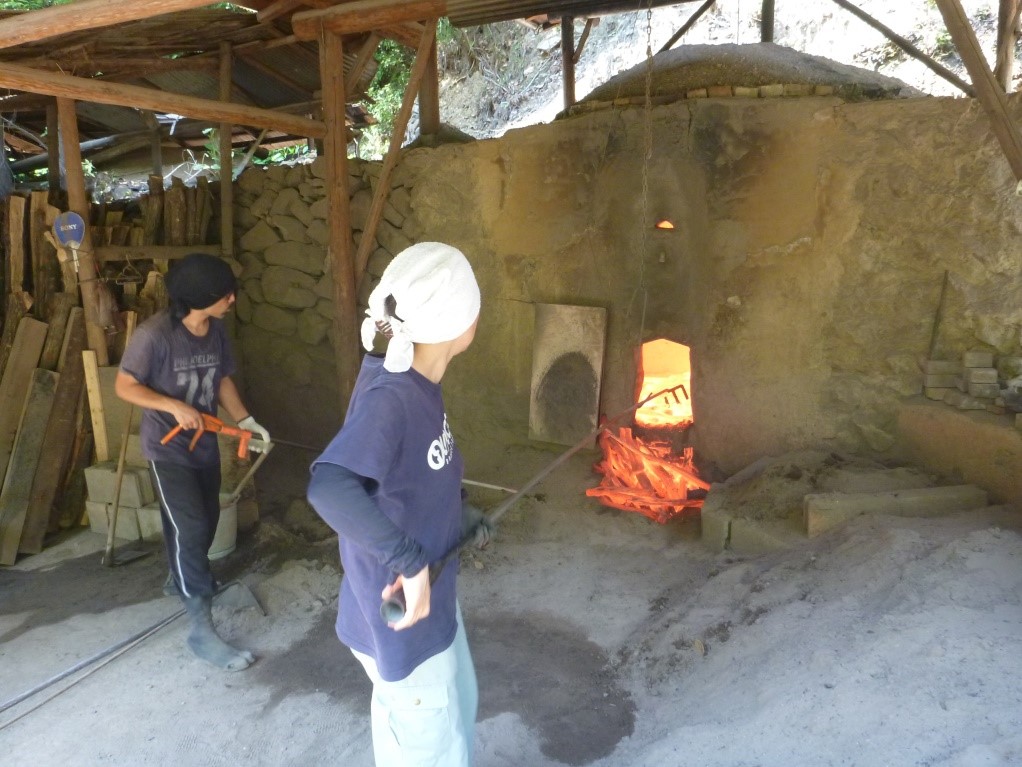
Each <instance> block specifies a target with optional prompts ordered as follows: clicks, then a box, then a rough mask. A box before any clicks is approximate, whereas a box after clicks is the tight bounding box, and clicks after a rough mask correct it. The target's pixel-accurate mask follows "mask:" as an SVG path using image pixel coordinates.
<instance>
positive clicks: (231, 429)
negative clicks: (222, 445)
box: [160, 413, 252, 458]
mask: <svg viewBox="0 0 1022 767" xmlns="http://www.w3.org/2000/svg"><path fill="white" fill-rule="evenodd" d="M180 431H181V424H178V425H177V426H175V427H174V428H173V429H171V430H170V431H168V432H167V433H166V434H165V435H164V437H163V439H161V440H160V444H161V445H166V444H167V443H168V442H170V441H171V440H172V439H174V437H176V436H177V434H178V433H179V432H180ZM204 431H212V432H218V433H220V434H227V435H228V436H231V437H237V438H238V458H246V457H248V441H249V440H250V439H252V432H250V431H248V430H247V429H239V428H237V427H236V426H228V425H227V424H225V423H224V422H223V421H221V420H220V419H219V418H217V417H216V416H212V415H208V414H206V413H203V414H202V424H201V425H200V426H199V428H198V429H196V430H195V436H194V437H192V441H191V442H190V443H189V444H188V451H189V452H191V451H192V450H194V449H195V445H196V444H198V442H199V437H201V436H202V433H203V432H204Z"/></svg>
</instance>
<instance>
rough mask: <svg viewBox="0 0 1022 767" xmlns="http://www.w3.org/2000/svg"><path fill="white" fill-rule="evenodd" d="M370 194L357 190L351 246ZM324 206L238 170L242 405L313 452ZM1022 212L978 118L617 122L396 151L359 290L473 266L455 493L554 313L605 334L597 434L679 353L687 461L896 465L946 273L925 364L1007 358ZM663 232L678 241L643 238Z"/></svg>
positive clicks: (322, 396) (314, 171) (320, 415)
mask: <svg viewBox="0 0 1022 767" xmlns="http://www.w3.org/2000/svg"><path fill="white" fill-rule="evenodd" d="M1015 107H1017V99H1016V100H1015V101H1013V104H1012V108H1013V109H1014V108H1015ZM647 119H648V120H649V123H648V126H647V123H646V120H647ZM647 127H648V128H649V133H647ZM647 135H648V136H649V139H648V141H649V152H648V153H649V162H648V163H644V162H643V157H644V155H645V154H646V153H647V152H646V144H647ZM375 172H378V166H376V165H357V166H355V171H354V174H355V175H354V176H353V189H355V190H356V191H355V192H354V195H355V197H354V199H353V219H354V220H355V221H356V224H357V225H358V226H360V224H358V222H359V221H361V220H362V219H364V215H365V209H366V208H367V207H368V202H367V201H368V199H369V193H370V192H369V190H370V188H371V185H372V183H373V173H375ZM323 183H324V182H323V179H322V177H321V175H320V171H319V166H317V165H313V166H304V167H296V168H291V169H286V168H274V169H272V170H263V169H251V170H248V171H246V172H245V173H244V174H243V175H242V177H241V178H240V179H239V181H238V192H237V195H236V198H237V201H238V210H237V212H236V216H237V219H236V220H237V222H238V237H239V240H238V241H239V243H240V253H241V255H240V258H241V260H242V262H243V263H244V265H245V273H244V275H243V277H242V279H243V291H242V295H241V296H240V297H239V302H238V319H239V320H240V323H239V332H240V340H241V348H242V350H243V355H244V359H245V366H246V370H247V379H248V383H247V385H248V388H249V390H250V396H252V397H253V401H254V402H255V403H256V406H257V407H259V408H260V409H259V410H257V412H259V413H260V414H261V413H262V412H264V408H272V415H270V416H268V417H267V420H268V421H270V423H269V424H268V425H269V426H270V428H271V430H274V429H275V428H276V431H277V432H279V434H281V435H282V436H286V435H297V434H301V433H304V431H305V430H308V434H309V437H308V439H310V440H312V439H317V440H322V441H325V439H327V438H328V437H329V436H330V435H331V434H332V433H333V431H334V430H335V429H336V427H337V425H339V423H340V415H339V413H337V412H336V405H335V404H334V403H335V402H336V400H337V397H336V393H335V392H334V390H333V386H334V381H335V375H334V369H333V358H332V354H333V352H332V349H331V347H330V345H329V332H330V330H329V319H328V318H329V315H330V309H331V306H330V301H329V296H330V290H329V277H328V275H325V274H324V264H323V256H324V253H325V247H324V238H325V234H326V225H325V220H324V215H325V207H324V206H325V203H324V200H323V191H324V190H323ZM1014 191H1015V182H1014V179H1013V178H1012V175H1011V172H1010V169H1009V167H1008V164H1007V162H1006V161H1005V159H1004V156H1003V154H1002V153H1001V151H1000V149H999V147H998V145H997V144H996V142H995V140H994V138H993V135H992V133H991V131H990V127H989V121H988V120H987V118H986V117H985V115H984V114H983V112H982V110H981V109H980V108H979V106H978V105H977V104H976V102H974V101H973V100H969V99H933V98H925V99H914V100H899V101H879V102H866V103H856V104H847V103H844V102H843V101H841V100H840V99H837V98H831V97H805V98H779V99H752V98H750V99H736V98H730V99H700V100H689V101H684V102H678V103H676V104H671V105H665V106H659V107H655V108H653V109H652V110H651V111H650V112H649V113H648V115H647V112H646V111H645V110H643V109H641V108H623V109H618V108H612V109H604V110H602V111H597V112H591V113H586V114H582V115H579V116H576V117H572V118H568V119H564V120H559V121H556V122H554V123H552V124H550V125H542V126H535V127H531V128H527V129H522V130H518V131H513V132H511V133H509V134H507V135H506V136H504V137H503V138H501V139H493V140H487V141H479V142H474V143H471V144H459V145H446V146H441V147H438V148H435V149H426V148H423V149H415V150H411V151H408V152H406V154H405V156H404V157H403V159H402V161H401V163H400V165H399V166H398V170H397V172H396V174H395V178H394V192H393V193H392V204H391V205H390V206H389V207H390V210H389V213H388V222H387V224H386V225H385V226H384V227H383V229H382V230H381V233H380V235H379V247H378V248H377V250H376V253H375V255H374V257H373V261H372V262H371V264H370V270H371V271H373V272H374V273H377V274H378V273H379V271H380V270H381V269H382V267H383V266H384V265H385V263H386V260H387V258H389V256H390V254H393V253H394V252H397V250H399V249H400V248H401V247H402V246H403V245H404V244H406V243H407V242H411V241H420V240H440V241H444V242H448V243H450V244H452V245H455V246H457V247H459V248H461V249H462V250H463V251H464V252H465V253H466V255H468V257H469V259H470V260H471V261H472V263H473V266H474V268H475V270H476V273H477V276H478V278H479V282H480V285H481V288H482V293H483V313H482V318H481V322H480V326H479V330H478V332H477V335H476V341H475V344H474V345H473V347H472V348H471V349H470V350H469V351H468V352H467V353H466V354H464V355H463V356H462V357H459V358H458V359H457V360H456V361H455V363H454V364H453V365H452V367H451V369H450V371H449V373H448V375H447V377H445V380H444V386H445V392H446V397H447V402H448V408H449V411H450V414H451V422H452V424H453V428H454V430H455V433H456V436H457V437H458V439H459V443H460V444H461V445H462V447H463V448H466V447H467V448H468V449H467V450H466V453H467V455H468V456H469V462H470V466H469V469H470V471H472V470H473V468H474V467H473V461H476V462H477V463H478V464H482V463H485V462H486V461H488V460H489V461H490V462H491V464H492V468H499V467H498V466H497V464H498V463H499V450H497V452H496V453H495V452H494V451H493V450H485V449H483V448H484V447H488V446H492V447H494V448H498V447H499V446H500V445H504V444H507V443H513V442H515V441H520V442H524V441H526V440H527V434H528V420H529V413H528V408H529V386H530V375H531V361H532V324H533V311H534V305H535V304H536V303H562V304H574V305H585V306H601V307H606V308H607V309H608V314H609V324H608V335H607V349H606V356H605V369H604V371H603V388H602V396H601V410H602V411H603V412H605V413H615V412H618V411H620V410H623V409H625V408H627V407H628V406H629V405H631V404H632V402H633V396H634V386H635V381H634V377H635V364H634V353H635V349H636V347H637V346H638V344H639V343H640V341H642V340H649V339H652V338H658V337H665V338H669V339H671V340H674V341H678V342H681V343H684V344H687V345H689V346H690V347H691V348H692V362H693V383H692V389H693V402H694V409H695V417H696V425H695V426H694V428H693V430H692V439H693V443H694V445H695V447H696V453H697V456H698V458H699V460H700V461H701V463H702V465H703V466H704V468H705V470H706V471H707V472H708V473H710V474H716V475H720V476H722V475H725V474H729V473H731V472H733V471H735V470H737V469H740V468H741V467H743V466H745V465H747V464H748V463H751V462H752V461H754V460H755V459H757V458H758V457H760V456H762V455H765V454H776V453H781V452H786V451H789V450H793V449H801V448H805V447H823V448H831V449H846V450H856V451H865V452H875V453H877V454H878V455H881V456H883V455H892V451H894V450H895V449H896V448H897V419H898V410H899V407H900V406H901V404H902V403H903V402H905V401H906V398H910V397H913V396H918V394H919V392H920V389H921V372H920V361H921V360H922V359H923V358H924V357H925V356H926V354H927V351H928V349H929V344H930V336H931V331H932V327H933V322H934V315H935V312H936V309H937V304H938V299H939V295H940V288H941V284H942V281H943V275H944V270H945V269H947V270H949V272H950V286H949V291H948V297H947V304H946V308H945V311H944V319H943V323H942V325H941V328H940V333H939V337H938V345H937V354H936V355H935V356H937V357H945V358H948V359H954V358H957V357H958V356H960V355H961V353H962V352H963V351H965V350H967V349H971V348H981V349H986V350H990V351H994V352H996V353H998V354H1004V355H1007V354H1013V355H1017V354H1019V331H1020V327H1022V302H1020V301H1019V300H1018V286H1019V277H1020V271H1022V251H1020V247H1019V229H1020V226H1019V225H1020V223H1022V198H1019V197H1017V196H1015V194H1014ZM663 217H668V218H670V219H671V220H672V221H673V222H674V223H675V225H676V227H677V228H676V229H675V230H673V231H672V232H662V231H657V230H654V229H653V228H652V224H653V222H654V221H655V220H657V219H659V218H663ZM357 234H360V233H357ZM368 287H369V285H366V286H364V290H363V296H362V298H363V299H364V295H365V290H367V289H368ZM261 418H262V416H261ZM486 468H491V467H486ZM484 471H485V469H481V470H480V472H479V474H480V476H498V475H497V474H494V473H493V472H489V473H488V474H484Z"/></svg>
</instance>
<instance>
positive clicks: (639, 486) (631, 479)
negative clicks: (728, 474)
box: [586, 428, 710, 524]
mask: <svg viewBox="0 0 1022 767" xmlns="http://www.w3.org/2000/svg"><path fill="white" fill-rule="evenodd" d="M598 442H599V444H600V447H601V448H602V449H603V460H602V461H600V462H599V463H597V464H596V465H595V466H594V467H593V469H594V470H595V471H596V472H597V473H599V474H602V475H603V480H601V482H600V484H599V485H598V486H597V487H594V488H590V489H589V490H586V495H588V496H590V497H593V498H598V499H599V501H600V503H602V504H603V505H604V506H610V507H612V508H615V509H622V510H624V511H637V512H639V513H641V514H644V515H645V516H647V517H649V518H650V519H652V520H654V521H656V522H659V523H661V524H663V523H665V522H667V521H668V520H670V519H671V518H672V517H674V516H675V515H677V514H680V513H681V512H682V511H684V510H685V509H687V508H689V509H697V508H699V507H701V506H702V505H703V501H702V499H701V498H690V497H689V495H690V493H691V492H692V491H693V490H709V488H710V485H709V484H708V483H707V482H704V481H703V480H701V479H700V478H699V475H698V473H697V472H696V469H695V466H693V465H692V448H690V447H688V448H685V449H684V450H683V451H682V454H681V456H676V455H673V454H672V452H671V448H670V445H668V444H667V443H666V442H655V441H651V442H644V441H642V440H639V439H637V438H635V437H633V436H632V430H631V429H628V428H622V429H619V430H618V433H617V435H614V434H612V433H611V432H610V431H608V430H606V429H604V430H603V431H601V432H600V436H599V438H598Z"/></svg>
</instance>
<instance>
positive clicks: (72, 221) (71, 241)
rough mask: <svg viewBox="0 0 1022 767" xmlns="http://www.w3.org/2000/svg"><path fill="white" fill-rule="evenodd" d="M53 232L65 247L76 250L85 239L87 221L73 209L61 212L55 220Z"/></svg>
mask: <svg viewBox="0 0 1022 767" xmlns="http://www.w3.org/2000/svg"><path fill="white" fill-rule="evenodd" d="M53 234H54V235H56V237H57V242H59V243H60V244H61V245H63V246H64V247H65V248H71V249H72V250H76V249H77V248H79V247H81V245H82V240H84V239H85V222H84V221H83V220H82V217H81V216H79V215H78V214H77V213H75V212H74V211H73V210H70V211H68V212H67V213H61V214H60V215H59V216H57V219H56V220H55V221H54V222H53Z"/></svg>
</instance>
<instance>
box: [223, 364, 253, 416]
mask: <svg viewBox="0 0 1022 767" xmlns="http://www.w3.org/2000/svg"><path fill="white" fill-rule="evenodd" d="M220 405H221V407H223V409H224V410H226V411H227V413H228V415H230V416H231V418H233V419H234V422H235V423H237V422H238V421H240V420H241V419H243V418H245V417H246V416H248V408H246V407H245V404H244V403H243V402H242V401H241V393H240V392H239V391H238V387H237V386H236V385H235V383H234V381H233V380H232V379H231V377H230V376H224V377H223V378H221V379H220Z"/></svg>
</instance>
